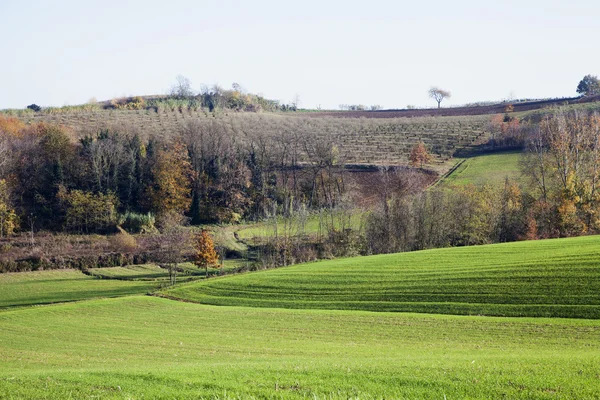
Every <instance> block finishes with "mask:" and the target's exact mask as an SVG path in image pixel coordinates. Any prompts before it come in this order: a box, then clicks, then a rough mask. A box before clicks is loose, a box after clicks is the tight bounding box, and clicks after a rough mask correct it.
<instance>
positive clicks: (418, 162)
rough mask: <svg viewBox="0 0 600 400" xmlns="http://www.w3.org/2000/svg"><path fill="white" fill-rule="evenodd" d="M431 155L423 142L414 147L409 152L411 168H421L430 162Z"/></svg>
mask: <svg viewBox="0 0 600 400" xmlns="http://www.w3.org/2000/svg"><path fill="white" fill-rule="evenodd" d="M431 158H432V157H431V154H429V152H428V151H427V148H426V147H425V144H424V143H423V142H419V143H417V144H415V145H414V147H413V148H412V150H411V151H410V156H409V159H410V165H412V166H413V167H417V166H418V167H419V168H423V164H426V163H428V162H429V161H431Z"/></svg>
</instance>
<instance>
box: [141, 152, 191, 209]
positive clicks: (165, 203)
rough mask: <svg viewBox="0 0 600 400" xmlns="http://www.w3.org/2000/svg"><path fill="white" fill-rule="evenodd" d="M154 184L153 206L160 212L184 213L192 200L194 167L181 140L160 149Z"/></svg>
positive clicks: (152, 190) (153, 170) (151, 192)
mask: <svg viewBox="0 0 600 400" xmlns="http://www.w3.org/2000/svg"><path fill="white" fill-rule="evenodd" d="M152 174H153V176H154V185H153V186H152V187H151V188H150V193H149V195H150V201H151V204H152V208H153V209H154V210H156V212H158V213H168V212H173V211H174V212H176V213H178V214H183V213H184V212H186V211H187V210H188V209H189V207H190V204H191V202H192V199H191V185H192V180H193V179H192V178H193V169H192V165H191V163H190V159H189V155H188V152H187V148H186V146H185V145H184V144H182V143H180V142H176V143H174V144H173V145H172V146H171V147H170V148H168V149H165V150H160V151H159V152H158V154H157V157H156V164H155V165H154V167H153V168H152Z"/></svg>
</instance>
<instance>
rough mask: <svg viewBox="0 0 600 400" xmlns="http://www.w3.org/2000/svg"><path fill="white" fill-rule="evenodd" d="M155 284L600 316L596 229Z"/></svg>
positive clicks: (409, 308) (256, 300) (330, 301)
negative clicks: (572, 234)
mask: <svg viewBox="0 0 600 400" xmlns="http://www.w3.org/2000/svg"><path fill="white" fill-rule="evenodd" d="M162 293H164V294H165V295H167V296H171V297H174V298H178V299H184V300H188V301H194V302H199V303H204V304H213V305H226V306H251V307H283V308H305V309H347V310H370V311H404V312H422V313H443V314H466V315H497V316H532V317H573V318H600V236H588V237H579V238H570V239H554V240H545V241H531V242H517V243H507V244H496V245H487V246H475V247H462V248H448V249H436V250H427V251H420V252H412V253H402V254H390V255H378V256H370V257H358V258H348V259H343V260H333V261H321V262H316V263H310V264H303V265H297V266H292V267H287V268H281V269H277V270H269V271H262V272H257V273H249V274H244V275H237V276H232V277H225V278H219V279H212V280H208V281H206V282H204V281H203V282H194V283H190V284H183V285H180V286H177V287H174V288H171V289H167V290H164V291H162Z"/></svg>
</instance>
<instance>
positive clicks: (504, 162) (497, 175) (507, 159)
mask: <svg viewBox="0 0 600 400" xmlns="http://www.w3.org/2000/svg"><path fill="white" fill-rule="evenodd" d="M521 153H522V152H521V151H512V152H502V153H492V154H484V155H479V156H475V157H471V158H467V159H465V160H464V161H463V162H462V164H460V166H459V167H458V168H457V169H456V170H454V171H453V172H452V173H451V174H450V175H448V176H447V177H446V178H444V179H443V180H442V181H441V182H440V183H441V184H442V185H467V184H475V185H479V184H489V185H493V186H498V185H503V184H504V181H505V179H506V178H507V177H508V178H510V179H511V180H515V181H517V182H518V181H519V180H520V175H521V173H520V168H519V160H520V159H521Z"/></svg>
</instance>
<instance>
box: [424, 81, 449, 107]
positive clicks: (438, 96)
mask: <svg viewBox="0 0 600 400" xmlns="http://www.w3.org/2000/svg"><path fill="white" fill-rule="evenodd" d="M429 97H431V98H432V99H434V100H435V101H437V103H438V108H440V107H441V103H442V100H444V99H446V98H448V99H449V98H450V97H452V94H451V93H450V92H449V91H447V90H443V89H440V88H438V87H436V86H434V87H432V88H431V89H429Z"/></svg>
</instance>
